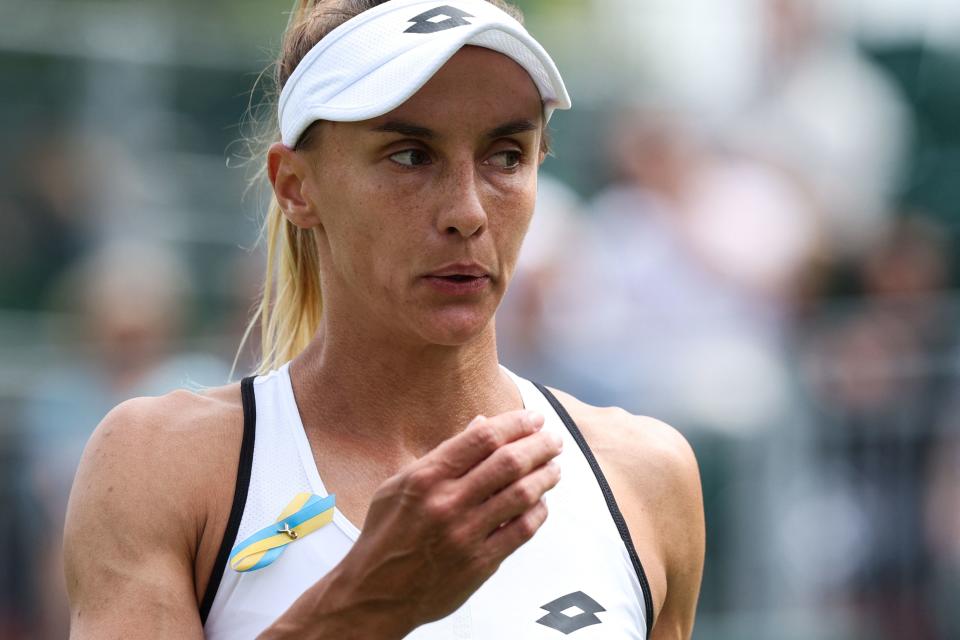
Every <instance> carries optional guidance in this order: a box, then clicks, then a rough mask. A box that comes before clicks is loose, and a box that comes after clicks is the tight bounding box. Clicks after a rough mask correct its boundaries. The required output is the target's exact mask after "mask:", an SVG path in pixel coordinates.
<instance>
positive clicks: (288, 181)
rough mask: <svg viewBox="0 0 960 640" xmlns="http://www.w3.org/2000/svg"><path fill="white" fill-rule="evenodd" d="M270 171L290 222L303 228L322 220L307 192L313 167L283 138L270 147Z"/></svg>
mask: <svg viewBox="0 0 960 640" xmlns="http://www.w3.org/2000/svg"><path fill="white" fill-rule="evenodd" d="M267 175H269V177H270V184H272V185H273V193H274V194H275V195H276V196H277V202H278V203H279V204H280V208H281V209H282V210H283V214H284V215H285V216H286V217H287V219H288V220H290V222H292V223H293V224H295V225H296V226H298V227H300V228H301V229H309V228H310V227H316V226H318V225H319V224H320V217H319V216H318V215H317V212H316V209H315V208H314V205H313V203H312V202H311V201H310V199H309V198H307V197H306V194H305V189H304V184H305V180H306V179H307V177H308V176H309V171H308V167H307V163H306V161H305V160H304V158H303V157H302V156H301V155H300V154H298V153H297V152H296V151H294V150H293V149H290V148H289V147H287V146H285V145H284V144H283V143H281V142H275V143H273V144H272V145H270V149H269V150H268V151H267Z"/></svg>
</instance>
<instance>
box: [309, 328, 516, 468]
mask: <svg viewBox="0 0 960 640" xmlns="http://www.w3.org/2000/svg"><path fill="white" fill-rule="evenodd" d="M290 375H291V379H292V381H293V388H294V394H295V395H296V399H297V405H298V408H299V410H300V414H301V417H302V419H303V423H304V427H305V428H306V429H307V431H308V433H310V432H320V433H322V434H323V435H324V437H341V438H347V439H349V440H350V441H351V442H354V443H357V445H358V446H367V445H369V446H370V447H376V449H377V450H378V451H382V452H393V453H392V454H391V455H395V456H396V457H398V458H402V457H404V456H406V457H409V456H411V455H412V456H414V457H420V456H422V455H423V454H425V453H426V452H428V451H429V450H431V449H433V448H434V447H436V446H437V445H438V444H439V443H440V442H442V441H443V440H445V439H447V438H449V437H451V436H453V435H455V434H456V433H459V432H460V431H461V430H462V429H463V428H464V427H465V426H466V425H467V424H468V423H469V422H470V420H472V419H473V418H474V416H477V415H487V416H492V415H497V414H499V413H502V412H504V411H508V410H510V409H518V408H520V407H521V406H522V400H521V398H520V394H519V392H518V391H517V389H516V386H515V385H514V384H513V381H512V380H511V379H510V378H509V376H508V375H507V374H505V373H504V372H503V371H502V370H501V369H500V366H499V363H498V360H497V347H496V338H495V332H494V323H493V321H492V320H491V322H490V323H489V324H488V325H487V327H486V328H485V329H484V330H483V331H482V332H481V334H480V335H478V336H476V337H475V338H474V339H472V340H470V341H469V342H468V343H466V344H463V345H458V346H444V345H425V344H422V343H421V344H410V343H407V344H404V343H402V342H400V341H398V340H396V339H395V338H393V337H384V338H382V339H379V340H378V339H376V338H373V339H371V337H370V336H369V335H362V336H361V335H350V334H344V333H341V332H334V331H330V330H329V327H328V323H326V322H324V323H323V325H322V326H321V328H320V330H319V331H318V333H317V336H316V337H315V338H314V340H313V341H312V342H311V344H310V345H309V346H308V348H307V349H306V350H304V351H303V353H301V354H300V355H299V356H297V357H296V358H295V359H294V360H293V362H292V363H291V366H290Z"/></svg>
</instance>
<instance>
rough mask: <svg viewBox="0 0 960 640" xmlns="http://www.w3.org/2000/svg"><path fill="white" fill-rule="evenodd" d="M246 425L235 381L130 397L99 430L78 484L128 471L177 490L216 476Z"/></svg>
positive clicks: (133, 476) (132, 478) (128, 475)
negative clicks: (197, 389)
mask: <svg viewBox="0 0 960 640" xmlns="http://www.w3.org/2000/svg"><path fill="white" fill-rule="evenodd" d="M242 424H243V410H242V405H241V402H240V391H239V385H236V384H234V385H228V386H225V387H217V388H214V389H209V390H207V391H205V392H203V393H193V392H190V391H184V390H177V391H173V392H171V393H168V394H166V395H163V396H157V397H140V398H133V399H131V400H127V401H125V402H123V403H121V404H119V405H117V406H116V407H114V408H113V409H112V410H111V411H110V412H109V413H108V414H107V415H106V416H105V417H104V419H103V420H102V421H101V422H100V424H99V425H98V426H97V428H96V429H95V430H94V432H93V434H92V435H91V437H90V440H89V441H88V443H87V446H86V449H85V450H84V454H83V461H82V462H81V466H80V470H79V472H78V479H77V483H75V485H76V484H78V483H79V480H80V477H81V476H83V477H84V478H85V479H87V480H88V481H92V480H96V479H98V478H100V477H109V476H111V475H113V474H115V473H123V474H124V476H125V477H126V478H127V479H128V482H130V481H135V482H134V484H135V485H136V484H137V482H136V481H137V480H142V481H143V482H145V483H149V484H150V485H151V486H154V487H163V488H164V489H165V490H166V491H171V492H176V491H178V489H180V488H181V485H190V484H194V483H195V482H196V480H199V479H201V478H202V477H203V476H205V475H212V472H213V471H214V470H215V467H216V466H218V464H217V463H218V461H219V460H220V458H223V457H225V454H226V453H227V452H228V451H230V450H232V449H235V448H237V447H238V446H239V442H240V437H241V435H242ZM234 462H235V461H234ZM185 471H189V473H184V472H185ZM75 488H82V487H75Z"/></svg>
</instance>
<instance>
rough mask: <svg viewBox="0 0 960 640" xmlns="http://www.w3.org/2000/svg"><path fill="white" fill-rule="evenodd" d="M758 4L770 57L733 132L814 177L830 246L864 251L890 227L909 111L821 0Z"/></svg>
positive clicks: (764, 53)
mask: <svg viewBox="0 0 960 640" xmlns="http://www.w3.org/2000/svg"><path fill="white" fill-rule="evenodd" d="M761 6H762V8H763V21H762V24H763V25H764V27H765V29H764V41H763V43H762V45H761V51H760V56H759V57H760V60H761V61H762V63H763V65H765V66H764V67H763V70H762V73H761V77H760V82H759V83H758V87H757V91H756V94H755V96H754V97H753V99H752V101H751V103H750V104H748V105H747V107H746V108H745V109H744V110H743V111H742V113H741V115H740V117H739V118H738V120H739V122H740V123H741V124H740V125H739V126H738V127H736V128H735V129H734V133H733V136H734V137H735V138H737V139H739V140H740V141H741V143H744V144H748V145H751V146H753V147H754V148H755V149H756V150H757V152H760V153H763V154H767V155H769V156H771V157H774V158H778V159H779V161H781V162H783V163H784V164H785V166H788V167H790V168H791V169H792V170H794V171H796V172H797V173H798V175H800V176H803V177H804V178H805V179H806V180H808V181H809V183H810V185H811V187H812V188H813V191H814V193H815V194H816V196H817V198H818V199H819V205H820V207H821V208H822V209H823V211H824V213H825V214H826V224H827V231H828V233H827V234H826V236H825V238H826V239H827V240H828V241H829V242H830V247H831V250H832V251H833V252H834V253H837V254H839V255H844V256H849V255H856V254H859V253H861V252H862V251H864V250H866V249H867V248H868V247H869V246H870V244H871V243H872V242H873V241H874V240H875V239H876V238H877V237H879V236H880V235H881V234H882V233H883V231H884V227H885V224H886V223H887V221H888V220H889V217H888V215H889V211H890V200H891V197H892V196H893V195H894V194H896V193H897V192H898V190H899V188H900V186H901V184H900V181H901V179H902V173H903V166H902V165H903V160H904V156H905V153H906V150H907V147H908V144H909V137H910V135H911V126H912V123H911V121H910V115H909V112H908V110H907V108H906V106H905V103H904V100H903V98H902V97H901V96H900V95H899V93H898V92H897V90H896V87H895V86H894V85H893V84H892V83H891V82H890V81H889V80H888V79H887V78H886V77H885V76H884V75H883V73H882V72H881V71H880V70H879V69H878V68H877V67H876V66H874V65H873V64H871V63H870V62H869V61H868V60H867V59H866V58H865V57H864V56H863V55H861V54H860V53H859V52H858V51H857V49H856V47H855V44H854V43H853V42H851V40H850V39H849V38H848V37H845V36H844V35H843V34H841V33H838V32H835V31H834V30H832V25H831V24H830V23H829V22H828V20H827V16H828V15H829V14H828V12H827V11H826V10H825V8H824V7H823V6H821V4H820V3H819V2H814V1H811V0H769V1H767V2H763V3H761Z"/></svg>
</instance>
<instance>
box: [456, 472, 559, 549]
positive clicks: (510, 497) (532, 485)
mask: <svg viewBox="0 0 960 640" xmlns="http://www.w3.org/2000/svg"><path fill="white" fill-rule="evenodd" d="M559 481H560V465H558V464H557V463H556V462H553V461H550V462H548V463H546V464H544V465H543V466H542V467H540V468H538V469H536V470H535V471H533V472H532V473H529V474H527V475H525V476H523V477H522V478H520V479H519V480H517V481H515V482H513V483H512V484H510V485H509V486H507V487H505V488H504V489H503V490H502V491H500V492H498V493H496V494H495V495H493V496H492V497H491V498H490V499H489V500H487V501H486V502H484V503H483V504H482V505H480V506H479V507H477V508H476V511H475V514H474V517H475V518H476V519H477V521H478V522H480V523H481V525H480V526H481V527H483V529H484V530H485V531H486V532H488V534H492V533H495V532H496V531H497V529H498V528H499V527H501V526H503V525H504V523H508V522H511V521H513V520H514V519H515V518H517V517H520V516H522V515H523V514H524V513H526V512H527V511H529V510H530V509H532V508H534V507H535V506H536V505H537V503H539V502H540V501H541V500H542V499H543V495H544V494H545V493H546V492H547V491H549V490H550V489H552V488H553V487H555V486H557V483H558V482H559Z"/></svg>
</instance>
